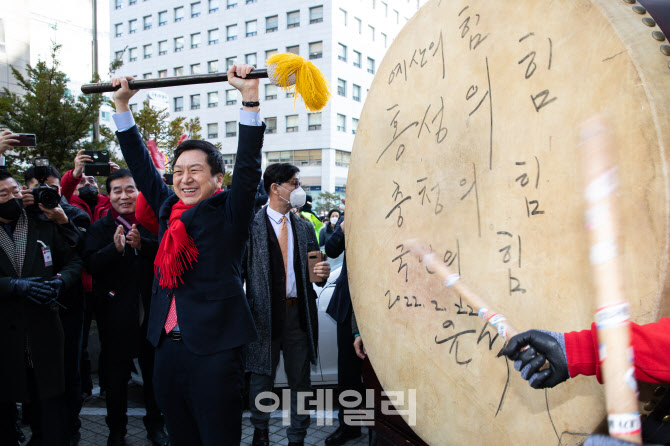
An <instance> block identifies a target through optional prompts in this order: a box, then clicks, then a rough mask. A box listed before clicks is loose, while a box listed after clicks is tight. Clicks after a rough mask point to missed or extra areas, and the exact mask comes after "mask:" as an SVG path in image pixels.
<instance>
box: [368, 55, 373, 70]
mask: <svg viewBox="0 0 670 446" xmlns="http://www.w3.org/2000/svg"><path fill="white" fill-rule="evenodd" d="M368 73H371V74H375V60H374V59H371V58H369V57H368Z"/></svg>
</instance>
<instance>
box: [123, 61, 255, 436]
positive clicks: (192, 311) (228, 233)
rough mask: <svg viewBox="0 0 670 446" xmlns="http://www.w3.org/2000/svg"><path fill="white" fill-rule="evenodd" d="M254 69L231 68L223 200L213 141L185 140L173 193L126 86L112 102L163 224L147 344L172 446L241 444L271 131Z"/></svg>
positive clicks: (126, 150)
mask: <svg viewBox="0 0 670 446" xmlns="http://www.w3.org/2000/svg"><path fill="white" fill-rule="evenodd" d="M252 68H253V67H252V66H250V65H240V66H233V67H231V69H230V70H228V83H230V84H231V85H232V86H234V87H235V88H237V89H238V90H239V91H240V92H241V94H242V106H243V107H242V111H241V112H240V126H239V131H240V135H239V141H238V149H237V158H236V162H235V168H234V171H233V182H232V186H231V188H230V190H227V191H225V192H224V191H221V184H222V182H223V175H224V163H223V158H222V156H221V154H220V153H219V151H218V150H217V149H216V147H214V145H212V144H211V143H209V142H206V141H198V140H186V141H184V142H182V143H181V144H180V145H179V146H178V147H177V149H176V151H175V156H174V160H173V164H172V171H173V174H174V176H173V184H174V192H173V191H171V190H170V189H169V188H168V187H167V186H166V185H165V183H164V182H163V180H162V178H161V177H160V175H159V173H158V172H157V171H156V168H155V167H154V165H153V163H152V161H151V158H150V156H149V152H148V151H147V149H146V147H145V146H144V143H143V142H142V137H141V135H140V133H139V131H138V130H137V127H136V126H134V125H133V120H132V114H131V113H130V109H129V106H128V102H129V100H130V98H131V97H132V96H133V94H134V93H135V92H134V91H132V90H130V89H129V88H128V83H127V80H126V79H125V78H123V79H122V78H115V79H113V80H112V84H113V85H120V86H121V88H120V89H119V90H117V91H116V92H115V93H114V95H113V97H114V102H115V105H116V112H117V114H116V115H114V120H115V122H116V125H117V128H118V132H117V137H118V139H119V143H120V144H121V150H122V152H123V155H124V157H125V159H126V162H127V163H128V166H129V167H130V170H131V171H132V173H133V177H134V178H135V180H136V181H137V185H138V187H139V189H140V191H141V192H142V194H143V195H144V197H145V198H146V200H147V202H148V203H149V205H150V207H151V209H152V210H153V212H154V214H155V215H156V216H157V217H158V223H159V233H158V237H159V241H160V246H159V248H158V254H157V256H156V260H155V267H156V278H155V279H154V286H153V293H152V299H151V313H150V315H149V329H148V334H147V337H148V339H149V341H150V342H151V343H152V344H153V345H154V346H155V347H156V362H155V369H154V370H155V373H154V386H155V389H156V396H157V401H158V405H159V407H160V408H161V410H162V412H163V415H164V416H165V421H166V425H167V430H168V433H169V436H170V444H172V445H173V446H196V445H207V446H210V445H211V446H222V445H226V446H228V445H236V444H239V443H240V439H241V435H242V426H241V425H242V386H243V371H242V346H243V345H245V344H247V343H248V342H250V341H253V340H255V339H256V330H255V328H254V324H253V320H252V318H251V313H250V311H249V306H248V304H247V301H246V298H245V295H244V290H243V288H242V281H241V278H240V271H241V263H242V255H243V253H244V248H245V244H246V241H247V237H248V229H249V222H250V220H251V217H252V213H251V212H252V209H253V205H254V195H255V193H256V187H257V186H258V182H259V181H260V179H261V148H262V146H263V133H264V131H265V125H264V124H263V123H262V122H261V121H260V119H259V117H258V105H259V103H258V79H244V77H246V75H247V74H248V73H249V72H251V70H252Z"/></svg>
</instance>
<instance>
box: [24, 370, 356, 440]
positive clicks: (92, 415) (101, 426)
mask: <svg viewBox="0 0 670 446" xmlns="http://www.w3.org/2000/svg"><path fill="white" fill-rule="evenodd" d="M142 399H143V396H142V387H141V386H140V385H138V384H136V383H134V382H131V383H130V384H129V385H128V434H127V435H126V443H127V444H128V445H132V446H152V443H151V442H150V441H148V440H147V438H146V431H145V430H144V424H143V423H142V417H143V416H144V414H145V411H144V408H143V403H142ZM105 413H106V409H105V398H104V396H100V390H99V388H97V387H96V388H94V390H93V395H92V396H91V397H89V398H87V399H86V401H84V407H83V408H82V411H81V414H80V418H81V423H82V426H81V430H80V432H81V442H80V443H79V445H80V446H106V444H107V435H108V434H109V429H108V428H107V425H106V424H105ZM282 421H283V419H282V414H281V411H275V412H273V413H272V418H271V419H270V445H273V446H274V445H287V444H288V440H287V438H286V427H285V426H283V425H282ZM324 421H325V423H324ZM329 423H332V425H331V426H328V425H327V424H329ZM324 424H326V425H324ZM337 426H338V422H337V412H334V413H332V414H330V413H329V414H326V415H325V416H322V417H321V418H319V419H317V418H316V416H315V415H313V416H312V422H311V425H310V427H309V430H308V431H307V437H305V445H306V446H317V445H319V446H321V445H323V444H324V440H325V439H326V437H327V436H328V435H330V434H331V433H333V432H335V430H336V429H337ZM22 429H23V432H24V433H25V434H26V437H27V438H28V439H30V428H29V427H27V426H22ZM362 430H363V435H361V436H360V437H359V438H358V439H356V440H351V441H349V442H348V443H347V446H367V444H368V429H367V428H365V427H364V428H363V429H362ZM253 434H254V428H253V426H252V425H251V423H250V422H249V412H248V411H247V412H244V414H243V417H242V443H241V445H242V446H250V445H251V440H252V439H253ZM24 445H25V443H24Z"/></svg>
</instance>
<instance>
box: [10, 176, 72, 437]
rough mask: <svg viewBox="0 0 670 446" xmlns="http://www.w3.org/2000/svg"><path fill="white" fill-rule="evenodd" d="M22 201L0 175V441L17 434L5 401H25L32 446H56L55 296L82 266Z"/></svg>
mask: <svg viewBox="0 0 670 446" xmlns="http://www.w3.org/2000/svg"><path fill="white" fill-rule="evenodd" d="M21 198H22V197H21V191H20V190H19V185H18V183H17V182H16V180H15V179H14V178H13V177H12V176H11V175H9V174H8V173H6V172H0V351H2V354H3V366H2V367H0V439H2V441H5V442H6V441H9V440H10V439H11V438H12V437H14V436H15V434H16V432H15V431H14V426H13V419H12V415H11V413H5V412H6V411H7V410H8V409H10V408H11V407H12V404H11V403H14V402H15V401H23V400H26V399H28V400H30V401H31V406H32V411H31V412H32V414H31V418H30V422H31V427H32V429H33V439H32V440H31V441H32V442H33V444H35V445H47V444H48V445H56V446H62V445H66V444H68V440H69V439H68V438H67V433H66V432H65V431H66V427H65V410H64V409H65V401H64V398H63V392H64V387H65V386H64V381H65V377H64V369H63V327H62V325H61V322H60V319H59V318H58V308H59V307H58V299H59V297H60V294H61V291H62V290H63V289H65V288H68V287H70V286H72V285H73V284H74V283H75V282H76V281H77V280H79V275H80V274H81V266H82V262H81V259H80V258H79V256H78V255H77V253H76V251H74V250H73V249H71V248H70V247H69V246H68V243H67V242H66V239H65V238H64V237H63V235H62V233H61V230H60V229H59V228H58V225H57V224H56V223H54V222H52V221H50V220H47V219H38V218H34V217H33V216H29V215H27V214H26V212H25V211H24V209H23V203H22V200H21ZM13 441H14V444H15V445H16V444H17V442H16V440H13ZM10 444H11V443H10Z"/></svg>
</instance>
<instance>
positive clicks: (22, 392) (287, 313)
mask: <svg viewBox="0 0 670 446" xmlns="http://www.w3.org/2000/svg"><path fill="white" fill-rule="evenodd" d="M252 68H253V67H252V66H249V65H235V66H233V67H231V68H230V70H229V71H228V79H229V80H228V82H229V83H230V85H232V86H233V87H234V88H236V89H237V90H239V92H240V93H241V96H242V100H243V101H242V108H241V109H240V117H239V139H238V149H237V158H236V163H235V167H234V171H233V175H232V184H231V186H230V188H229V189H228V190H226V191H223V190H222V184H223V178H224V173H225V167H224V162H223V158H222V156H221V154H220V153H219V151H218V150H217V149H216V147H215V146H214V145H212V144H211V143H209V142H206V141H200V140H185V141H183V142H181V143H180V144H179V146H178V147H177V148H176V150H175V153H174V158H173V161H172V166H171V167H172V172H173V186H172V187H169V186H168V185H167V184H166V183H165V181H164V180H163V177H162V176H161V172H159V171H158V170H157V168H156V166H155V165H154V162H153V161H152V156H151V154H150V152H149V150H148V149H147V147H146V146H145V142H144V141H143V140H142V137H141V135H140V133H139V131H138V129H137V126H135V124H134V120H133V115H132V113H131V112H130V108H129V100H130V98H131V97H132V96H133V95H134V94H135V93H136V91H133V90H130V89H129V87H128V80H129V78H115V79H113V80H112V84H113V85H114V86H117V87H119V88H118V89H117V90H116V91H115V93H114V94H113V100H114V104H115V108H116V114H115V115H114V116H113V117H114V121H115V124H116V127H117V137H118V141H119V144H120V147H121V151H122V153H123V158H124V160H125V162H126V163H127V165H128V166H129V168H128V169H120V168H118V166H116V165H114V164H113V163H111V164H112V165H111V167H112V173H111V174H110V175H109V176H108V177H107V179H106V182H105V191H106V192H107V194H106V195H105V194H102V193H101V192H100V187H99V185H98V184H97V182H96V178H95V177H92V176H87V175H86V174H85V165H86V163H88V162H90V161H91V158H90V156H88V155H86V154H85V153H84V152H80V153H78V154H77V157H76V158H75V160H74V166H75V167H74V169H73V170H71V171H68V172H67V173H65V174H64V175H63V176H62V177H61V175H60V173H59V172H58V171H57V170H56V169H54V168H53V167H40V166H35V167H31V168H29V169H27V170H26V171H25V174H24V178H22V180H23V181H22V183H23V184H21V182H20V181H19V180H20V179H19V178H16V177H14V176H12V175H11V174H10V173H9V172H8V170H7V169H2V170H0V224H1V225H2V229H1V230H0V340H1V341H0V348H2V350H3V353H4V357H5V361H4V366H3V367H0V446H4V445H11V446H16V445H18V444H20V443H21V442H22V439H23V433H22V432H21V430H20V429H19V428H18V425H17V416H18V411H17V404H16V403H17V402H20V403H22V405H21V407H22V412H23V417H24V420H26V421H27V422H28V423H29V424H30V428H31V432H32V435H31V440H30V444H31V445H34V446H39V445H49V446H51V445H54V446H64V445H76V444H78V443H79V439H80V435H79V428H80V426H81V423H80V418H79V413H80V410H81V407H82V392H83V393H86V392H87V391H88V392H90V386H91V383H90V364H89V362H90V361H89V360H88V356H87V347H86V346H87V339H88V331H89V328H90V325H91V319H92V316H93V315H95V319H96V321H97V326H98V329H99V335H100V342H101V353H100V365H99V372H100V373H99V378H100V387H101V392H104V394H105V400H106V408H107V414H106V422H107V425H108V427H109V436H108V443H107V444H108V445H110V446H116V445H124V444H126V443H125V437H126V434H127V423H128V417H127V400H128V382H129V379H130V374H131V370H132V369H133V359H134V358H137V359H138V362H139V364H140V369H141V373H142V378H143V390H144V403H145V407H146V416H145V417H144V419H143V421H144V425H145V427H146V432H147V437H148V438H149V439H150V440H151V441H152V442H153V443H154V444H156V445H167V444H168V443H169V444H171V445H173V446H193V445H207V446H220V445H235V444H239V443H240V440H241V433H242V428H241V426H242V408H243V401H242V395H243V387H244V386H245V372H247V373H249V374H250V378H249V405H250V409H251V423H252V425H253V426H254V436H253V445H254V446H268V445H269V426H268V422H269V418H270V414H269V413H268V412H267V411H263V410H260V404H259V401H260V398H261V394H263V393H265V392H268V391H271V390H272V387H273V383H274V378H275V373H276V371H277V367H278V363H279V357H280V353H282V354H283V358H284V367H285V372H286V375H287V378H288V383H289V387H290V389H291V392H292V393H291V404H290V406H291V424H290V426H289V427H288V428H287V437H288V444H289V446H301V445H303V444H304V439H305V436H306V433H307V429H308V427H309V424H310V421H309V415H305V414H304V413H303V412H301V411H300V410H299V408H298V405H299V404H298V401H297V392H301V391H309V390H310V387H311V383H310V364H316V361H317V353H318V351H317V347H318V312H317V306H316V292H315V290H314V287H313V284H315V285H316V286H323V285H324V284H325V283H326V281H327V279H328V278H329V276H330V265H329V263H328V262H326V261H319V262H317V263H315V264H312V265H310V263H309V261H308V257H309V253H311V252H314V251H320V250H321V248H323V249H324V250H325V253H326V254H327V255H328V256H329V257H338V256H340V255H342V254H343V253H344V251H345V245H344V231H345V227H344V224H343V223H344V215H343V212H341V211H340V210H336V209H334V210H331V211H330V212H328V215H327V216H326V218H324V219H323V221H322V220H321V219H319V217H318V216H316V214H314V212H313V211H312V209H311V197H309V196H308V195H307V194H306V193H305V191H304V190H303V189H302V187H301V182H300V170H299V169H298V168H297V167H296V166H294V165H291V164H287V163H278V164H272V165H270V166H268V167H267V168H266V169H265V171H264V172H261V150H262V146H263V134H264V131H265V124H264V123H263V121H262V120H261V118H260V115H259V100H258V99H259V97H258V80H257V79H247V78H246V76H247V74H248V73H249V72H250V71H251V70H252ZM17 143H18V141H17V140H16V138H15V135H14V134H13V133H11V132H10V131H5V132H3V133H1V134H0V156H1V155H2V154H3V153H4V152H5V151H6V150H8V149H10V148H13V146H14V145H16V144H17ZM261 176H262V178H261ZM259 184H260V185H261V186H259ZM44 188H46V189H47V190H51V191H53V192H55V193H56V194H57V197H58V198H59V200H60V202H59V203H51V204H50V203H49V202H47V201H48V200H46V199H44V197H45V195H44V194H43V193H42V192H43V189H44ZM47 195H48V194H47ZM347 280H348V279H347V262H346V254H345V255H344V261H343V266H342V271H341V274H340V276H339V279H338V280H337V283H336V289H335V291H334V293H333V297H332V299H331V301H330V304H329V307H328V309H327V313H328V314H329V315H330V316H332V317H333V319H334V320H335V321H336V322H337V345H338V389H339V390H340V391H341V392H343V391H346V390H356V391H362V382H361V360H362V358H364V357H365V348H364V346H363V340H362V338H361V337H360V334H359V333H358V327H357V324H356V320H355V315H354V314H353V308H352V304H351V297H350V293H349V287H348V282H347ZM243 284H246V289H245V288H243ZM668 332H669V331H668V330H667V320H662V321H661V322H659V323H658V324H656V325H653V326H646V327H638V326H634V330H633V335H634V336H633V340H634V343H635V349H636V361H637V364H636V365H637V377H638V378H639V379H641V380H646V381H651V382H668V378H670V375H669V373H670V372H669V368H668V364H667V361H665V360H664V356H662V355H657V354H655V352H656V349H657V348H659V346H663V345H667V339H665V338H667V333H668ZM593 333H595V328H593V329H592V330H588V331H585V332H582V333H567V334H561V333H551V332H542V331H531V332H527V333H523V334H521V335H519V336H517V337H515V338H513V339H511V340H510V342H509V343H508V344H507V345H506V347H505V349H504V350H503V351H502V352H501V354H504V355H507V356H508V357H509V358H511V359H513V360H515V361H517V363H516V367H517V369H518V370H520V371H521V373H522V376H523V377H524V378H525V379H528V380H529V382H530V385H531V386H533V387H538V388H543V387H551V386H554V385H557V384H559V383H560V382H562V381H564V380H566V379H568V378H569V377H571V376H576V375H577V374H598V373H599V358H598V349H597V340H596V338H595V336H594V334H593ZM661 338H662V339H661ZM527 346H530V348H526V347H527ZM640 358H642V361H640ZM547 361H548V362H549V363H550V367H549V368H543V365H544V363H545V362H547ZM341 415H342V414H341V413H340V420H339V421H340V425H339V427H338V429H337V430H336V431H335V432H334V433H333V434H332V435H331V436H329V437H328V438H327V439H326V440H325V443H326V445H327V446H337V445H342V444H345V443H346V442H347V441H349V440H351V439H354V438H357V437H358V436H360V435H361V429H360V426H350V425H347V424H346V423H345V422H344V420H343V419H342V416H341Z"/></svg>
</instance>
